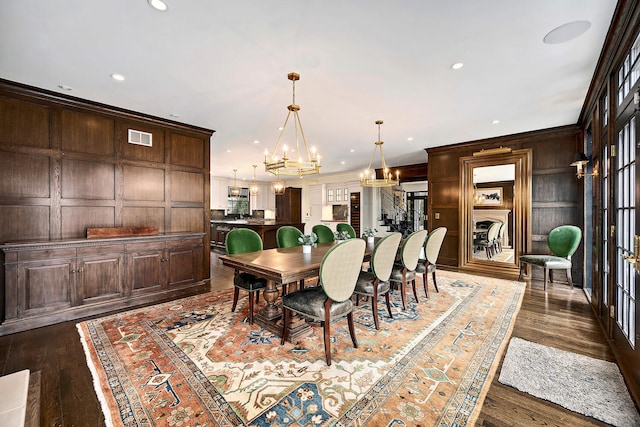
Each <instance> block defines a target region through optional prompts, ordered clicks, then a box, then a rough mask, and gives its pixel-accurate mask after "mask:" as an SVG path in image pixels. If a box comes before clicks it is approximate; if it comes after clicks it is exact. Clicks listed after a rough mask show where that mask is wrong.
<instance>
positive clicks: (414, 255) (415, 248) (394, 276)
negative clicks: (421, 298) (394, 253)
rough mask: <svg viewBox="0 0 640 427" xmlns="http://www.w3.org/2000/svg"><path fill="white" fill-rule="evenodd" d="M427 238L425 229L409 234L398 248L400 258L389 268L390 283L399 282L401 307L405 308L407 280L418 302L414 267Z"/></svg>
mask: <svg viewBox="0 0 640 427" xmlns="http://www.w3.org/2000/svg"><path fill="white" fill-rule="evenodd" d="M426 238H427V230H418V231H414V232H413V233H411V234H409V235H408V236H407V238H406V239H404V242H403V243H402V248H401V249H400V260H399V262H396V263H395V264H394V266H393V270H391V277H390V278H389V280H391V282H392V283H400V294H401V296H402V309H403V310H406V309H407V295H406V288H407V282H408V281H411V283H412V285H413V296H414V297H415V299H416V302H418V293H417V292H416V267H417V266H418V259H420V251H421V250H422V246H423V245H424V241H425V239H426Z"/></svg>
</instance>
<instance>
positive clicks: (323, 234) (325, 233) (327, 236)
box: [311, 224, 335, 243]
mask: <svg viewBox="0 0 640 427" xmlns="http://www.w3.org/2000/svg"><path fill="white" fill-rule="evenodd" d="M311 231H313V232H314V233H316V236H318V243H331V242H333V241H335V238H334V237H333V231H331V229H330V228H329V227H327V226H326V225H324V224H317V225H314V226H313V228H312V229H311Z"/></svg>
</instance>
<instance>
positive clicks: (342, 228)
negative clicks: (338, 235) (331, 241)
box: [336, 222, 357, 239]
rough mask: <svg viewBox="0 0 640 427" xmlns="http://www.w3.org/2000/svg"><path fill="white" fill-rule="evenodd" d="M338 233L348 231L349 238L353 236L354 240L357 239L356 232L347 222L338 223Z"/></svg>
mask: <svg viewBox="0 0 640 427" xmlns="http://www.w3.org/2000/svg"><path fill="white" fill-rule="evenodd" d="M336 231H338V232H340V231H346V232H347V233H349V236H351V238H352V239H355V238H356V237H357V236H356V230H354V229H353V227H352V226H351V224H347V223H346V222H340V223H338V225H336Z"/></svg>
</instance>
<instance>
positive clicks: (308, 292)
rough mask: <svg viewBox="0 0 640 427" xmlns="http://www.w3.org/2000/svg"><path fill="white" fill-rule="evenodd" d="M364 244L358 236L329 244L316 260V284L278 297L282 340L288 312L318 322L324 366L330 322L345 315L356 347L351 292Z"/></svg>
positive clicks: (283, 339) (286, 332)
mask: <svg viewBox="0 0 640 427" xmlns="http://www.w3.org/2000/svg"><path fill="white" fill-rule="evenodd" d="M365 246H366V243H365V241H364V240H362V239H350V240H347V241H346V242H344V243H342V244H340V245H335V246H333V247H331V248H330V249H329V250H328V251H327V253H326V254H325V255H324V257H323V258H322V262H321V263H320V275H319V282H320V285H319V286H316V287H313V288H306V289H301V290H299V291H295V292H291V293H290V294H287V295H285V296H284V297H282V309H283V311H284V322H282V340H281V345H284V343H285V341H286V340H287V334H288V330H289V323H290V321H291V313H292V312H294V313H298V314H301V315H303V316H306V317H310V318H312V319H315V320H319V321H320V322H321V323H322V329H323V332H324V353H325V358H326V361H327V366H331V323H332V321H333V320H335V319H339V318H342V317H345V316H346V317H347V323H348V325H349V334H350V335H351V341H352V342H353V346H354V347H356V348H357V347H358V341H357V339H356V331H355V328H354V326H353V302H352V301H351V295H353V290H354V288H355V286H356V281H357V280H358V274H359V273H360V267H361V265H362V260H363V258H364V250H365Z"/></svg>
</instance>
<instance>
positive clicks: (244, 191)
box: [227, 187, 249, 215]
mask: <svg viewBox="0 0 640 427" xmlns="http://www.w3.org/2000/svg"><path fill="white" fill-rule="evenodd" d="M227 211H228V213H229V214H236V215H249V189H248V188H240V194H239V195H237V196H234V195H232V194H231V187H229V189H228V192H227Z"/></svg>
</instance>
